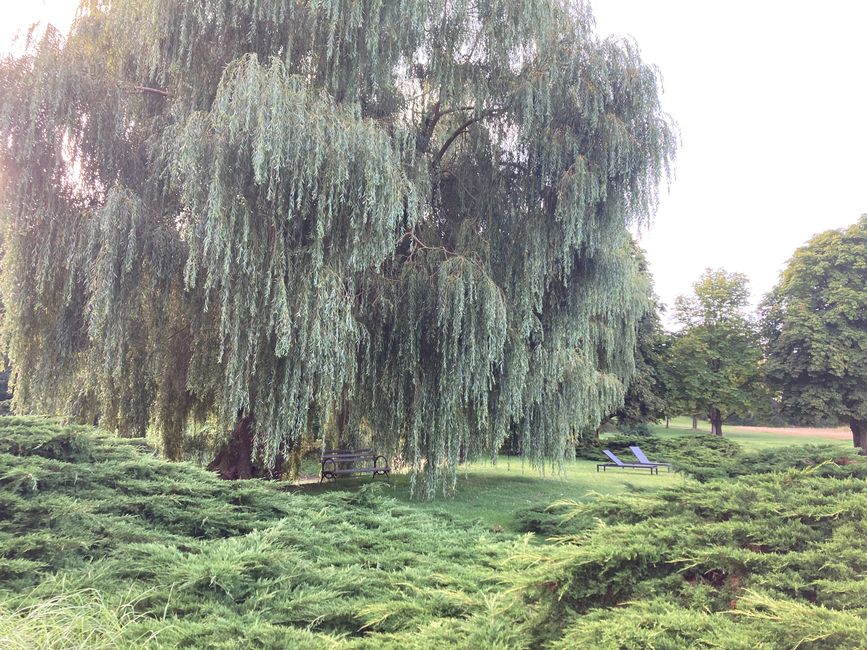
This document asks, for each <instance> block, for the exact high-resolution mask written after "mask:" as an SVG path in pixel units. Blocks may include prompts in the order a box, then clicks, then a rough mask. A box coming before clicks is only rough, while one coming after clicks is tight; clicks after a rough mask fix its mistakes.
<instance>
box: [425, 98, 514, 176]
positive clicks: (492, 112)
mask: <svg viewBox="0 0 867 650" xmlns="http://www.w3.org/2000/svg"><path fill="white" fill-rule="evenodd" d="M502 112H503V109H501V108H491V109H489V110H487V111H483V112H481V113H480V114H479V115H477V116H476V117H471V118H470V119H468V120H467V121H466V122H464V123H463V124H461V125H460V126H459V127H458V128H457V129H456V130H455V132H454V133H452V134H451V135H450V136H449V138H448V140H446V141H445V143H444V144H443V146H442V147H440V150H439V151H438V152H437V154H436V155H435V156H434V159H433V160H432V161H431V164H432V165H436V164H437V163H439V161H440V159H441V158H442V157H443V156H444V155H445V153H446V151H448V149H449V147H450V146H452V143H453V142H454V141H455V140H457V139H458V138H459V137H460V136H461V135H463V134H464V132H466V130H467V129H468V128H470V127H471V126H472V125H473V124H475V123H476V122H481V121H482V120H484V119H486V118H488V117H491V116H493V115H497V114H498V113H502Z"/></svg>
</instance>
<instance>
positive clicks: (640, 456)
mask: <svg viewBox="0 0 867 650" xmlns="http://www.w3.org/2000/svg"><path fill="white" fill-rule="evenodd" d="M629 449H630V451H632V453H633V454H634V455H635V457H636V458H637V459H638V462H639V463H648V464H652V463H651V462H650V461H649V460H647V456H645V455H644V452H643V451H641V447H639V446H638V445H635V446H634V447H630V448H629Z"/></svg>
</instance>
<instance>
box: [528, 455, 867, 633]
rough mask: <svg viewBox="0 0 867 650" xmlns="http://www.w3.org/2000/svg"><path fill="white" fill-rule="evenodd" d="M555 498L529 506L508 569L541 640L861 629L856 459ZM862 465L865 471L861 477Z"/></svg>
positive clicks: (865, 504)
mask: <svg viewBox="0 0 867 650" xmlns="http://www.w3.org/2000/svg"><path fill="white" fill-rule="evenodd" d="M850 460H851V463H850V464H846V465H841V466H837V468H836V469H835V470H834V472H833V477H828V476H820V475H819V472H818V469H819V468H821V467H825V466H827V463H826V464H825V465H822V464H820V465H816V466H812V467H809V468H807V469H788V470H784V471H774V472H765V473H761V474H755V473H751V474H746V475H744V476H742V477H740V478H737V479H732V478H729V477H726V478H724V479H722V480H713V481H709V482H707V483H695V482H689V483H685V484H683V485H682V486H678V487H674V488H667V489H663V490H661V491H659V492H656V493H646V492H645V493H635V494H631V495H623V496H611V495H606V496H602V495H600V496H598V497H597V498H596V499H594V500H592V501H590V502H586V503H577V502H575V501H562V502H559V503H556V504H554V505H553V507H552V511H549V512H548V513H546V514H547V515H549V518H547V519H546V518H544V517H542V516H538V515H537V516H536V518H535V519H532V518H530V517H529V516H528V517H527V522H528V523H531V524H533V525H535V526H537V529H539V530H543V531H545V532H548V530H550V529H549V528H548V527H549V526H550V525H551V524H552V523H553V519H552V518H551V516H553V515H556V514H557V513H559V518H560V522H561V527H560V528H559V530H557V531H556V534H557V535H558V537H557V538H556V539H554V540H553V541H554V542H555V545H554V546H553V547H552V546H543V547H528V548H527V549H526V551H525V553H524V554H523V555H521V556H519V557H517V558H516V559H515V561H516V563H517V565H516V566H517V567H519V570H516V572H515V574H513V579H514V580H516V581H517V582H518V583H519V584H522V585H523V586H524V590H525V591H524V593H525V598H527V599H528V600H529V601H531V602H534V603H535V606H536V607H537V608H538V611H539V612H545V613H544V614H541V615H539V619H538V623H537V624H536V625H535V626H534V627H533V629H532V630H531V634H533V635H535V636H534V638H535V639H536V642H537V643H539V644H540V645H541V644H542V642H544V641H548V642H549V643H550V647H554V648H568V647H599V648H644V647H647V645H648V644H649V643H653V645H654V647H663V648H686V647H690V648H693V647H702V648H704V647H708V648H709V647H720V646H722V647H730V648H753V647H761V648H780V647H801V648H838V647H861V646H863V645H864V644H865V643H867V625H865V623H864V620H865V619H864V616H865V614H867V611H865V607H864V602H863V593H864V592H863V587H862V586H861V585H860V576H861V575H862V574H863V572H864V570H865V569H867V564H865V559H864V558H865V557H867V556H865V551H867V544H865V539H867V538H865V536H864V534H865V532H867V529H865V523H864V522H865V520H864V518H863V515H864V513H865V512H867V510H865V508H867V482H865V480H864V478H863V477H864V476H865V469H867V468H865V464H864V463H863V462H858V461H856V460H852V459H850ZM856 477H860V478H856Z"/></svg>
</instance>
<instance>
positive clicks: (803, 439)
mask: <svg viewBox="0 0 867 650" xmlns="http://www.w3.org/2000/svg"><path fill="white" fill-rule="evenodd" d="M650 430H651V431H652V432H653V434H654V435H658V436H681V435H685V434H686V435H688V434H691V433H694V432H693V430H692V420H691V419H690V418H687V417H680V418H672V419H671V423H670V427H669V428H668V429H666V428H665V426H663V425H661V424H654V425H651V426H650ZM698 431H700V432H701V433H710V425H709V424H708V423H707V422H706V421H704V420H699V423H698ZM723 435H724V437H726V438H728V439H730V440H734V441H735V442H737V443H738V444H740V445H742V446H743V447H744V448H745V449H753V450H755V449H767V448H771V447H787V446H791V445H819V444H839V445H842V446H844V447H851V446H852V443H851V441H847V440H837V439H834V438H826V437H823V436H808V435H797V436H793V435H786V434H784V433H780V432H778V431H774V430H773V429H768V430H767V431H741V430H738V428H737V427H732V426H727V425H723Z"/></svg>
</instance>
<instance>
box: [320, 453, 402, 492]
mask: <svg viewBox="0 0 867 650" xmlns="http://www.w3.org/2000/svg"><path fill="white" fill-rule="evenodd" d="M380 460H382V464H378V463H379V461H380ZM321 462H322V473H321V475H320V477H319V482H320V483H322V481H324V480H325V479H332V480H335V479H337V477H338V476H349V475H351V474H371V475H372V476H371V478H376V477H377V476H385V477H386V478H389V473H390V472H391V468H390V467H389V466H388V461H387V460H386V458H385V456H381V455H377V453H376V451H374V450H373V449H370V448H366V449H329V450H327V451H325V452H323V453H322V459H321Z"/></svg>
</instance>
